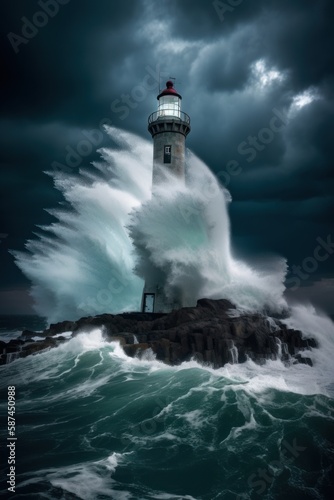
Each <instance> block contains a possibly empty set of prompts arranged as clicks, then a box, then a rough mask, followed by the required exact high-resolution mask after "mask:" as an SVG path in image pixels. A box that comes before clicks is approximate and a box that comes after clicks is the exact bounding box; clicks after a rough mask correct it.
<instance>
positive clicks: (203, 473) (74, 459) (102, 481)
mask: <svg viewBox="0 0 334 500" xmlns="http://www.w3.org/2000/svg"><path fill="white" fill-rule="evenodd" d="M320 352H321V350H319V352H318V353H315V356H318V357H316V358H315V361H316V362H317V363H318V367H317V366H315V367H314V368H311V367H309V366H303V365H296V366H292V367H290V368H287V367H285V366H284V365H283V364H282V363H281V362H280V361H279V360H278V361H270V362H267V363H266V365H264V366H257V365H255V364H253V363H252V362H247V363H245V364H243V365H227V366H225V367H224V368H222V369H220V370H212V369H210V368H208V367H203V366H200V365H198V364H197V363H196V362H189V363H183V364H182V365H181V366H179V367H168V366H166V365H163V364H161V363H159V362H157V361H156V360H154V358H153V357H152V356H151V357H150V355H148V356H147V358H146V359H144V360H138V359H132V358H128V357H127V356H126V355H125V354H124V353H123V351H122V349H121V348H120V347H119V345H118V344H117V343H107V342H105V341H104V339H103V335H102V332H101V331H100V330H96V331H94V332H91V333H90V334H80V335H78V336H77V337H75V338H73V339H71V340H70V341H69V342H68V343H66V344H63V345H61V346H59V347H58V348H56V349H52V350H50V351H46V352H43V353H40V354H38V355H35V356H30V357H28V358H25V359H19V360H16V361H14V362H13V363H11V364H9V365H5V366H3V367H1V368H0V369H1V391H2V394H3V397H2V398H1V412H2V413H5V412H6V405H5V403H4V401H5V396H6V388H7V386H8V385H15V386H16V393H17V399H16V412H17V413H16V419H17V429H16V436H17V445H16V458H17V462H16V474H17V475H16V492H15V493H8V492H7V485H6V484H5V482H4V483H2V489H1V493H2V495H3V498H6V497H8V498H13V499H16V498H22V499H23V498H26V499H30V498H31V499H42V498H43V499H44V498H48V499H85V500H90V499H101V500H102V499H117V500H118V499H121V500H123V499H126V500H127V499H140V500H141V499H161V500H167V499H196V500H214V499H227V500H229V499H231V500H235V499H238V500H240V499H257V498H264V499H290V498H291V499H294V500H299V499H300V500H304V499H327V498H328V499H329V498H333V489H331V488H332V486H331V484H332V478H333V477H334V474H333V457H334V446H333V437H334V400H333V397H332V396H331V394H330V390H329V389H330V385H329V389H328V387H327V388H325V387H323V381H324V377H323V376H324V374H325V376H326V377H327V372H326V370H325V367H324V365H323V364H321V363H322V361H321V356H320V354H319V353H320ZM325 385H326V384H325ZM3 438H6V433H4V430H3V427H2V439H3ZM2 442H4V441H2ZM7 467H8V466H7V464H6V463H4V461H2V472H4V473H5V474H7ZM2 477H4V475H2Z"/></svg>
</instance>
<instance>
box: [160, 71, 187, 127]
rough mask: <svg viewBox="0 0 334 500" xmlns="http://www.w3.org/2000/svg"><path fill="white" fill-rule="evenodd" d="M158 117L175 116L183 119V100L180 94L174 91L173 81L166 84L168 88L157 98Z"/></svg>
mask: <svg viewBox="0 0 334 500" xmlns="http://www.w3.org/2000/svg"><path fill="white" fill-rule="evenodd" d="M157 99H158V101H159V105H158V117H162V116H175V117H177V118H181V99H182V97H181V96H180V94H179V93H178V92H177V91H176V90H175V89H174V83H173V82H172V81H171V80H168V82H166V88H165V90H163V91H162V92H161V93H160V94H159V95H158V97H157Z"/></svg>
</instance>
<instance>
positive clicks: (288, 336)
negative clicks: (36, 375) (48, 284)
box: [0, 298, 317, 368]
mask: <svg viewBox="0 0 334 500" xmlns="http://www.w3.org/2000/svg"><path fill="white" fill-rule="evenodd" d="M235 309H236V308H235V306H234V305H233V304H232V303H231V302H229V301H228V300H225V299H220V300H213V299H206V298H204V299H200V300H198V302H197V305H196V307H184V308H182V309H178V310H175V311H172V312H171V313H169V314H148V313H139V312H138V313H123V314H117V315H114V314H101V315H98V316H88V317H84V318H80V319H79V320H77V321H75V322H73V321H62V322H61V323H56V324H52V325H50V327H49V328H48V329H47V330H45V331H44V332H43V333H42V334H41V333H38V334H35V333H34V332H30V331H25V332H23V333H22V336H21V337H20V338H19V339H16V340H13V341H11V342H9V343H8V344H5V343H4V342H2V343H0V352H1V349H2V355H1V359H0V363H4V362H6V359H7V360H8V358H7V354H6V353H13V352H17V353H18V355H19V356H26V355H28V354H33V353H36V352H38V351H41V350H43V349H46V348H50V347H53V346H56V345H58V344H59V343H60V342H62V341H65V340H64V339H63V338H61V337H57V338H54V336H55V335H58V334H60V333H63V332H67V331H72V332H73V335H77V334H79V333H80V332H89V331H91V330H93V329H95V328H103V333H104V336H105V338H106V339H107V340H109V341H118V342H120V344H121V345H122V347H123V349H124V351H125V353H126V354H127V355H128V356H137V355H141V353H142V352H143V351H145V350H147V349H152V351H153V352H154V353H155V355H156V358H157V359H158V360H161V361H163V362H164V363H167V364H178V363H182V362H183V361H187V360H189V359H191V358H195V359H197V360H198V361H201V362H204V363H209V364H211V365H212V366H214V367H216V368H218V367H221V366H223V365H224V364H226V363H229V362H232V361H234V359H235V355H236V353H235V348H236V349H237V350H238V362H239V363H243V362H245V361H246V360H247V358H250V359H252V360H253V361H255V362H257V363H263V362H264V361H265V359H276V358H277V356H278V353H279V350H281V351H282V356H281V359H282V361H288V359H289V358H290V357H291V356H293V359H292V362H299V363H307V364H310V363H312V362H311V360H310V358H307V357H303V356H301V355H300V354H298V352H299V351H301V350H305V349H311V348H314V347H316V346H317V343H316V341H315V340H314V339H304V338H303V336H302V333H301V332H299V331H297V330H292V329H289V328H287V327H286V325H285V324H284V323H281V321H280V320H278V319H274V320H272V321H271V322H269V321H268V319H267V318H266V316H264V315H261V314H241V313H240V314H238V315H236V314H235V312H234V313H233V311H235ZM35 335H38V336H42V337H45V339H44V340H42V341H38V342H32V341H31V338H32V337H34V336H35ZM135 337H136V339H137V340H135ZM27 340H28V342H27ZM137 341H138V343H135V342H137ZM233 353H234V354H233Z"/></svg>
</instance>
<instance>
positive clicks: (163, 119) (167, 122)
mask: <svg viewBox="0 0 334 500" xmlns="http://www.w3.org/2000/svg"><path fill="white" fill-rule="evenodd" d="M148 130H149V132H150V133H151V135H152V137H154V136H155V135H156V134H161V133H163V132H175V133H180V134H182V135H184V136H185V137H186V136H187V135H188V134H189V132H190V117H189V116H188V115H187V114H186V113H183V111H178V112H175V109H170V110H169V109H163V110H158V111H156V112H155V113H152V114H151V115H150V116H149V118H148Z"/></svg>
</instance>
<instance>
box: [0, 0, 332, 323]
mask: <svg viewBox="0 0 334 500" xmlns="http://www.w3.org/2000/svg"><path fill="white" fill-rule="evenodd" d="M0 8H1V11H2V12H1V16H0V19H1V20H0V24H1V32H2V41H1V43H2V51H1V53H2V71H1V73H2V76H1V86H2V89H1V102H2V105H1V116H0V120H1V134H0V144H1V197H0V203H1V223H0V254H1V288H0V313H12V312H13V313H18V312H21V313H25V312H30V311H31V304H30V302H29V298H28V290H29V282H28V280H27V279H26V278H25V277H24V276H23V275H22V273H21V271H20V270H19V269H17V268H16V266H15V264H14V260H13V257H12V255H11V254H10V253H9V250H22V249H23V248H24V243H25V241H26V240H27V239H28V238H31V237H32V236H33V233H34V231H36V225H43V224H46V223H49V222H51V221H52V220H53V219H52V217H51V215H50V214H48V213H47V212H46V211H45V210H44V209H45V208H51V207H55V206H56V205H57V203H58V202H59V201H61V195H60V193H59V192H58V191H56V190H55V189H54V188H53V184H52V179H51V178H50V177H49V176H47V175H45V174H44V173H43V172H44V171H46V170H52V169H54V168H59V169H62V168H64V169H68V171H71V172H76V171H78V170H79V168H81V167H89V164H90V162H91V161H92V160H94V159H96V158H97V156H98V155H97V154H96V152H95V151H96V149H97V148H99V147H101V146H103V145H108V144H110V139H109V138H108V137H107V136H106V135H105V134H104V132H101V130H103V123H108V124H113V125H115V126H117V127H121V128H124V129H126V130H128V131H131V132H135V133H136V134H139V135H140V136H142V137H144V138H146V139H150V136H149V133H148V132H147V117H148V115H149V114H150V113H152V112H153V111H155V109H156V105H157V101H156V95H157V93H158V90H159V73H160V76H161V85H163V84H164V83H165V81H166V80H167V79H168V78H169V77H175V78H176V83H175V86H176V88H177V90H178V91H179V92H180V93H181V94H182V96H183V100H182V105H183V110H184V111H185V112H187V113H188V114H189V115H190V116H191V121H192V131H191V133H190V135H189V136H188V138H187V146H188V147H189V148H190V149H191V150H192V151H193V152H194V153H195V154H197V155H198V156H199V157H200V158H201V159H202V160H203V161H204V162H205V163H207V165H208V166H209V167H210V168H211V170H212V171H213V172H215V173H216V174H217V176H218V177H219V179H220V180H221V182H222V183H223V184H224V185H225V186H226V187H227V188H228V189H229V190H230V192H231V195H232V199H233V202H232V203H231V204H230V207H229V212H230V217H231V228H232V246H233V252H234V254H235V255H236V256H237V257H242V258H244V259H245V260H246V261H248V262H249V263H252V262H254V263H256V265H257V266H258V265H261V262H265V261H266V259H267V258H268V256H274V255H279V256H284V257H285V258H286V259H287V262H288V265H289V275H288V282H287V285H288V288H289V292H288V294H289V296H290V297H291V299H292V300H297V299H299V298H303V300H311V301H312V302H313V303H314V304H315V305H317V306H320V307H321V308H322V309H324V310H326V311H328V312H330V313H334V304H333V298H334V245H333V243H334V230H333V214H334V179H333V159H332V150H333V144H334V132H333V130H334V127H333V122H334V121H333V118H334V85H333V84H334V75H333V68H334V61H333V59H334V50H333V47H334V39H333V38H334V35H333V31H334V30H333V19H334V16H333V14H334V5H333V2H331V1H330V0H327V1H326V0H227V1H226V2H223V1H217V0H216V1H211V0H210V1H207V0H159V1H157V0H122V1H120V0H117V1H116V0H95V1H93V0H39V1H35V0H4V1H3V2H1V7H0ZM87 144H88V145H87Z"/></svg>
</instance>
